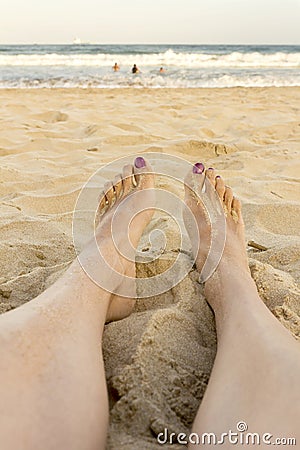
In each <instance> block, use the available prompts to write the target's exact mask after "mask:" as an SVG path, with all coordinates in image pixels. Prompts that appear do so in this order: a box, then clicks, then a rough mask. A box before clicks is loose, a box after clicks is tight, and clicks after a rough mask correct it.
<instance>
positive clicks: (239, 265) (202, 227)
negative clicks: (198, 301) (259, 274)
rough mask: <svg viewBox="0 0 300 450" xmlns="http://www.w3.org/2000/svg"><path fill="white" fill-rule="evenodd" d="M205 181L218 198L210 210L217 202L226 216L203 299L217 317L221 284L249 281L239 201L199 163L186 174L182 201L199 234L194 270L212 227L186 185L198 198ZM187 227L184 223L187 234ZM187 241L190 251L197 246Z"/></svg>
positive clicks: (205, 250) (204, 254) (203, 254)
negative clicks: (217, 259) (217, 258)
mask: <svg viewBox="0 0 300 450" xmlns="http://www.w3.org/2000/svg"><path fill="white" fill-rule="evenodd" d="M205 180H206V181H207V180H208V181H209V182H210V183H211V186H212V187H213V188H214V190H212V194H214V196H215V192H217V194H218V197H219V201H217V200H218V198H217V197H216V196H215V198H213V196H212V198H211V202H210V207H211V208H217V207H219V205H220V202H221V205H222V207H223V209H224V213H225V217H226V241H225V247H224V251H223V253H222V256H221V255H220V256H221V259H220V262H219V264H218V266H217V268H216V270H215V271H214V273H213V274H212V276H211V277H210V278H209V279H208V280H207V282H206V283H205V295H206V298H207V300H208V302H209V303H210V305H211V306H212V308H213V309H214V311H215V313H216V314H217V313H218V312H219V311H220V309H222V307H223V305H222V303H223V299H224V288H225V285H226V284H227V283H228V282H230V283H231V285H233V286H234V283H235V280H237V279H239V280H241V279H245V280H247V282H251V283H252V279H251V276H250V271H249V267H248V259H247V253H246V245H245V235H244V221H243V217H242V211H241V202H240V201H239V200H238V199H237V198H236V197H234V195H233V192H232V189H231V188H230V187H228V186H226V185H225V183H224V180H223V179H222V177H220V176H219V175H217V174H216V172H215V170H214V169H213V168H209V169H207V170H205V168H204V165H203V164H202V163H197V164H195V166H194V168H193V172H191V173H190V174H188V175H187V177H186V188H185V202H186V204H187V206H188V207H189V208H190V209H191V211H192V213H193V215H194V217H195V219H196V223H197V226H198V232H199V235H200V248H199V251H198V253H197V254H196V255H195V258H196V267H197V269H198V270H199V272H201V270H202V268H203V265H204V263H205V260H206V257H207V254H208V251H209V248H210V242H211V233H212V227H211V224H210V222H209V221H208V217H207V213H206V211H205V209H204V207H203V204H202V203H201V202H199V199H198V200H197V196H196V195H195V193H194V192H193V190H192V189H191V188H190V187H189V186H191V187H193V189H194V188H195V190H196V192H200V194H199V195H200V197H201V190H202V186H203V184H204V182H205ZM217 203H218V204H217ZM189 228H190V227H189V224H187V230H188V232H189ZM191 240H192V246H193V248H197V244H196V243H195V242H193V240H195V237H194V236H193V237H191Z"/></svg>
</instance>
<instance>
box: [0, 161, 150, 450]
mask: <svg viewBox="0 0 300 450" xmlns="http://www.w3.org/2000/svg"><path fill="white" fill-rule="evenodd" d="M141 161H142V163H143V160H142V159H141V158H139V163H140V164H138V165H139V166H141ZM145 171H147V167H140V168H139V169H138V168H136V167H133V166H131V165H129V166H125V167H124V170H123V174H122V176H121V175H119V176H118V177H116V179H115V180H114V186H113V185H112V184H110V185H108V186H106V189H108V192H107V193H106V198H107V200H108V201H107V202H106V203H108V205H107V209H108V210H107V211H106V213H105V214H104V216H103V217H102V219H101V221H100V224H99V226H98V228H97V241H98V245H99V247H100V248H101V251H102V252H103V254H104V255H105V257H107V258H108V259H109V262H110V265H111V266H112V267H114V268H115V269H116V270H118V271H119V272H121V273H124V274H134V271H135V265H134V262H128V261H127V260H126V259H124V258H123V259H122V258H121V257H120V255H119V254H118V253H117V252H116V250H115V247H114V245H113V242H112V238H111V235H110V222H111V219H112V214H113V213H114V210H115V205H117V204H120V202H121V201H122V200H123V199H124V198H125V197H126V199H128V197H129V196H130V195H131V193H132V192H136V191H137V190H139V191H141V192H144V188H149V187H152V185H153V176H152V175H149V174H145ZM143 172H144V173H143ZM133 174H134V175H135V178H136V180H137V182H138V185H137V187H133V186H134V185H133ZM145 192H147V190H146V191H145ZM148 192H149V191H148ZM145 195H147V194H145ZM116 199H117V200H116ZM114 200H116V202H115V203H114V204H113V202H114ZM136 207H137V209H138V208H139V207H140V205H136ZM121 208H122V206H121V207H120V209H121ZM123 209H124V211H123V210H122V213H121V214H124V219H126V217H125V216H126V214H128V211H127V210H126V208H123ZM130 213H131V214H132V213H134V211H130ZM151 214H152V212H151V211H146V212H143V213H140V214H138V215H137V216H136V217H135V218H134V220H133V221H132V226H131V227H130V230H129V234H130V239H131V242H132V245H133V246H135V247H136V245H137V243H138V241H139V239H140V237H141V234H142V232H143V230H144V228H145V226H146V225H147V223H148V222H149V220H150V218H151ZM125 232H126V235H127V230H125V231H124V233H125ZM126 237H127V236H125V235H124V240H125V239H126ZM119 238H121V236H119ZM80 259H81V262H84V265H85V268H86V269H88V268H89V265H90V264H91V265H93V267H94V265H95V264H96V261H97V259H98V260H99V255H98V253H97V246H95V245H94V244H93V243H91V244H89V245H88V246H87V247H86V249H85V250H84V251H83V253H82V254H81V257H80ZM133 305H134V300H132V299H124V298H118V297H116V296H112V295H111V294H110V293H109V292H107V291H105V290H103V289H101V288H100V287H99V286H98V285H97V284H95V283H94V282H93V281H92V280H91V279H90V278H89V276H88V275H87V274H86V273H85V271H84V270H83V269H82V267H81V265H80V264H79V262H78V260H77V259H76V260H75V261H74V262H73V264H72V265H71V267H70V268H69V269H68V270H67V272H66V273H65V274H64V276H63V277H62V278H61V279H60V280H58V281H57V282H56V283H55V284H54V285H52V286H51V287H50V288H49V289H47V290H46V291H45V292H44V293H42V294H41V295H40V296H39V297H37V298H36V299H34V300H32V301H30V302H29V303H27V304H25V305H23V306H22V307H20V308H18V309H16V310H14V311H11V312H8V313H6V314H4V315H3V316H1V317H0V440H1V445H0V446H1V448H2V449H3V450H4V449H5V450H33V449H43V450H52V449H56V450H58V449H59V450H77V449H78V450H85V449H87V450H88V449H95V450H96V449H97V450H100V449H104V448H105V441H106V433H107V424H108V402H107V389H106V382H105V374H104V365H103V358H102V353H101V338H102V332H103V328H104V324H105V321H106V320H107V319H108V320H114V319H120V318H122V317H125V316H126V315H128V314H130V312H131V310H132V307H133Z"/></svg>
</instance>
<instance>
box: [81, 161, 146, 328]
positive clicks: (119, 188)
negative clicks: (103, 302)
mask: <svg viewBox="0 0 300 450" xmlns="http://www.w3.org/2000/svg"><path fill="white" fill-rule="evenodd" d="M151 172H152V169H151V167H150V166H149V164H147V163H146V161H145V160H144V158H142V157H138V158H136V159H135V162H134V165H131V164H129V165H126V166H124V167H123V171H122V174H119V175H117V176H116V177H115V178H114V180H113V181H112V182H107V183H106V184H105V186H104V189H103V192H102V194H101V195H100V203H99V223H98V225H97V228H96V233H95V234H96V236H95V238H96V239H95V240H92V241H91V242H90V244H89V245H88V246H87V247H86V248H85V249H84V251H83V252H82V253H81V254H80V255H79V260H80V263H81V265H82V267H83V268H84V270H85V271H86V273H87V274H88V275H89V276H90V278H91V279H92V280H94V281H95V282H96V283H97V284H99V286H100V287H102V288H103V289H105V290H108V291H110V292H112V295H111V299H110V304H109V308H108V311H107V316H106V321H107V322H109V321H112V320H119V319H122V318H124V317H126V316H128V315H129V314H130V313H131V311H132V308H133V306H134V303H135V300H134V298H135V281H134V278H135V251H136V247H137V245H138V243H139V240H140V238H141V235H142V233H143V231H144V229H145V227H146V226H147V225H148V223H149V222H150V220H151V218H152V216H153V213H154V210H153V209H151V208H149V205H152V206H153V205H154V201H155V199H154V190H153V189H152V188H153V187H154V174H153V173H151ZM144 208H147V209H145V210H143V209H144Z"/></svg>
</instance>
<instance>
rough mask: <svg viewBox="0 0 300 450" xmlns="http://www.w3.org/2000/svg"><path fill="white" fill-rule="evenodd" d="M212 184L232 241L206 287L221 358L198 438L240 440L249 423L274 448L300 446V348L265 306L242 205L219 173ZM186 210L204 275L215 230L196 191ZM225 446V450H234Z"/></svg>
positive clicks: (196, 426) (197, 426) (205, 402)
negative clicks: (242, 426) (285, 443)
mask: <svg viewBox="0 0 300 450" xmlns="http://www.w3.org/2000/svg"><path fill="white" fill-rule="evenodd" d="M192 176H193V178H194V179H195V176H194V175H190V177H192ZM205 176H206V177H207V178H208V179H209V180H210V182H211V183H212V184H213V186H215V189H216V191H217V193H218V195H219V197H220V199H221V201H222V202H223V206H224V209H225V211H227V218H226V222H227V238H226V245H225V251H224V254H223V257H222V260H221V262H220V264H219V266H218V268H217V270H216V272H215V273H214V275H213V276H212V277H211V278H210V279H209V280H208V281H207V282H206V283H205V290H204V292H205V296H206V298H207V300H208V302H209V303H210V305H211V307H212V308H213V310H214V313H215V318H216V326H217V338H218V350H217V355H216V359H215V363H214V367H213V370H212V373H211V378H210V381H209V384H208V387H207V390H206V393H205V396H204V398H203V401H202V403H201V406H200V408H199V411H198V413H197V416H196V418H195V422H194V426H193V432H196V433H198V434H199V435H200V434H202V433H205V432H213V433H216V434H217V436H219V437H220V436H221V433H225V432H228V430H232V431H234V432H237V427H236V425H237V423H238V422H239V421H245V422H246V423H247V425H248V432H257V433H261V434H263V433H271V434H273V436H274V438H271V442H274V439H275V438H277V437H295V438H296V439H297V440H298V442H299V443H300V432H299V417H300V388H299V377H300V349H299V345H298V343H297V342H296V341H295V340H294V338H293V337H292V336H291V335H290V334H289V332H288V331H287V330H286V329H285V328H284V327H283V326H282V325H281V324H280V323H279V322H278V321H277V320H276V319H275V317H274V316H273V315H272V314H271V312H270V311H269V310H268V309H267V307H266V306H265V305H264V304H263V302H262V301H261V299H260V298H259V295H258V292H257V289H256V286H255V283H254V281H253V280H252V278H251V276H250V272H249V269H248V263H247V254H246V250H245V238H244V223H243V218H242V213H241V204H240V201H239V200H237V199H236V198H234V196H233V193H232V190H231V189H230V188H229V187H226V186H225V184H224V181H223V180H222V178H220V177H217V178H216V177H215V171H214V170H213V169H208V170H207V171H206V172H205V173H202V174H201V173H200V174H197V175H196V177H198V183H199V185H200V186H202V184H203V181H204V177H205ZM186 202H187V204H188V205H189V206H190V208H191V209H192V211H193V214H194V216H195V218H196V221H197V223H198V227H199V232H200V234H201V238H202V242H203V241H204V245H203V246H202V248H204V252H201V251H200V252H199V255H198V257H197V261H196V264H197V267H198V269H199V270H201V268H202V266H203V264H204V259H205V252H207V248H208V242H209V240H210V232H211V230H210V227H209V225H208V224H207V221H206V219H205V214H204V211H203V209H202V206H201V204H200V205H198V204H197V202H196V201H195V198H194V196H193V194H192V193H191V191H190V190H189V189H186ZM205 242H206V243H207V246H205ZM206 442H207V441H206ZM225 442H226V444H225V445H224V448H231V444H230V443H229V442H228V440H225ZM299 443H298V445H299ZM203 447H204V448H211V447H212V446H211V445H207V447H206V446H205V445H204V446H201V448H203ZM232 447H234V448H241V446H240V445H233V446H232ZM264 447H266V446H265V445H260V446H259V447H258V448H264ZM191 448H195V447H194V446H191ZM243 448H244V447H243Z"/></svg>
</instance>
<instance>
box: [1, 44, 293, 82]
mask: <svg viewBox="0 0 300 450" xmlns="http://www.w3.org/2000/svg"><path fill="white" fill-rule="evenodd" d="M115 62H117V63H118V65H119V66H120V71H118V72H114V71H113V70H112V66H113V65H114V63H115ZM133 64H136V65H137V66H138V67H139V69H140V73H139V74H138V75H133V74H132V73H131V68H132V66H133ZM160 67H163V68H164V69H165V72H164V73H160V72H159V69H160ZM233 86H246V87H247V86H257V87H262V86H300V46H299V45H298V46H297V45H293V46H286V45H284V46H283V45H274V46H269V45H262V46H256V45H239V46H238V45H96V44H93V45H92V44H84V45H83V44H80V45H76V44H72V45H0V88H74V87H80V88H89V87H91V88H121V87H122V88H124V87H125V88H126V87H135V88H141V87H149V88H163V87H167V88H196V87H209V88H210V87H211V88H213V87H233Z"/></svg>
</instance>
